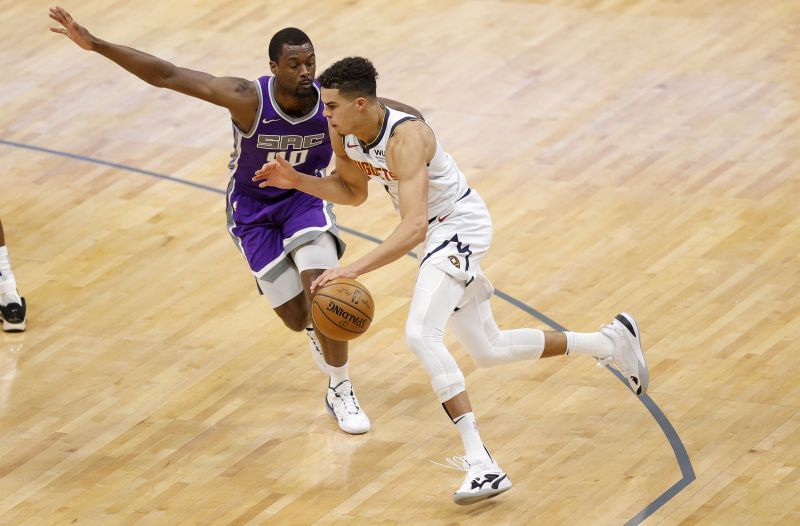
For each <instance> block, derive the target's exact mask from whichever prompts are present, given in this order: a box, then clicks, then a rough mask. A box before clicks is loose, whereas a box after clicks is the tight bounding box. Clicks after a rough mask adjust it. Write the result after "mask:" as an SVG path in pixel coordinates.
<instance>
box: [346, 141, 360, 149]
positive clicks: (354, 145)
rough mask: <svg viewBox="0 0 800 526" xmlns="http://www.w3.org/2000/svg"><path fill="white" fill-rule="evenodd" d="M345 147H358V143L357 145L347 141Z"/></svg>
mask: <svg viewBox="0 0 800 526" xmlns="http://www.w3.org/2000/svg"><path fill="white" fill-rule="evenodd" d="M347 147H348V148H357V147H358V145H357V144H350V143H349V142H348V143H347Z"/></svg>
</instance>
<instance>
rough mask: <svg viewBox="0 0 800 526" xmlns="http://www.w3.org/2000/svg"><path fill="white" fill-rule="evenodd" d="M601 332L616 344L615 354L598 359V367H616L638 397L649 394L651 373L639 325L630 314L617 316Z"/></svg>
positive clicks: (624, 313)
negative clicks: (643, 350) (646, 360)
mask: <svg viewBox="0 0 800 526" xmlns="http://www.w3.org/2000/svg"><path fill="white" fill-rule="evenodd" d="M600 332H601V333H603V334H604V335H606V336H607V337H609V338H611V341H613V342H614V353H613V354H612V355H611V356H609V357H607V358H598V359H597V366H598V367H605V366H606V365H612V366H614V367H615V368H616V369H617V370H619V372H621V373H622V375H623V376H625V380H627V381H628V384H629V385H630V386H631V389H632V390H633V392H634V393H636V395H637V396H642V395H644V394H645V393H646V392H647V385H648V384H649V383H650V373H649V371H648V369H647V363H646V362H645V361H644V353H643V352H642V335H641V333H640V332H639V325H637V323H636V320H635V319H634V318H633V316H631V315H630V314H628V313H626V312H623V313H620V314H617V315H616V316H615V317H614V320H613V321H612V322H611V323H609V324H608V325H603V326H602V327H601V328H600Z"/></svg>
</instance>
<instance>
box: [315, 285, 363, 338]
mask: <svg viewBox="0 0 800 526" xmlns="http://www.w3.org/2000/svg"><path fill="white" fill-rule="evenodd" d="M374 313H375V304H374V303H373V302H372V296H371V295H370V293H369V291H368V290H367V288H366V287H365V286H364V285H362V284H361V283H359V282H358V281H356V280H354V279H349V278H336V279H334V280H333V281H329V282H328V283H326V284H325V286H323V287H322V288H320V289H318V290H317V293H316V294H315V295H314V299H312V300H311V319H313V320H314V326H315V327H316V328H317V329H319V330H320V331H322V334H324V335H325V336H327V337H328V338H331V339H333V340H339V341H345V340H352V339H353V338H355V337H356V336H358V335H360V334H362V333H363V332H364V331H366V330H367V329H368V328H369V324H370V323H372V315H373V314H374Z"/></svg>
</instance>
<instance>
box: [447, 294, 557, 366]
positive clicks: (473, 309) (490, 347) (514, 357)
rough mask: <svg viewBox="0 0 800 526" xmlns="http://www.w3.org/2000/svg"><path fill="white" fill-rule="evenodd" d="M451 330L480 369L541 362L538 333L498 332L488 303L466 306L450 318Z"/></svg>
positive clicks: (514, 330)
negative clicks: (522, 361)
mask: <svg viewBox="0 0 800 526" xmlns="http://www.w3.org/2000/svg"><path fill="white" fill-rule="evenodd" d="M450 328H451V329H452V330H453V333H454V334H455V335H456V337H457V338H458V341H460V342H461V344H462V345H464V348H465V349H466V351H467V352H468V353H469V355H470V356H471V357H472V360H473V361H474V362H475V365H477V366H478V367H491V366H493V365H499V364H501V363H510V362H516V361H519V360H538V359H539V358H541V356H542V352H543V351H544V333H543V332H542V331H540V330H539V329H511V330H506V331H501V330H500V329H498V328H497V323H496V322H495V321H494V315H493V314H492V306H491V304H490V303H489V300H478V299H474V300H473V301H470V302H469V303H467V304H466V305H464V307H463V308H461V309H459V310H458V312H456V313H455V314H454V315H453V317H452V318H451V320H450Z"/></svg>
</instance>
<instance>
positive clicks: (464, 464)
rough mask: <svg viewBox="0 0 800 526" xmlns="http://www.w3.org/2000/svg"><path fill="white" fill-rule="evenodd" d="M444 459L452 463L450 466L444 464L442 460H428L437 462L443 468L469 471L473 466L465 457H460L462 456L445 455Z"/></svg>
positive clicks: (432, 462) (433, 462)
mask: <svg viewBox="0 0 800 526" xmlns="http://www.w3.org/2000/svg"><path fill="white" fill-rule="evenodd" d="M444 459H445V460H446V461H447V464H450V465H449V466H448V465H446V464H442V463H441V462H435V461H433V460H428V462H430V463H431V464H436V465H437V466H441V467H443V468H447V469H455V470H457V471H469V468H471V467H472V466H471V465H470V463H469V462H468V461H467V459H466V458H465V457H460V456H456V457H444Z"/></svg>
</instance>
